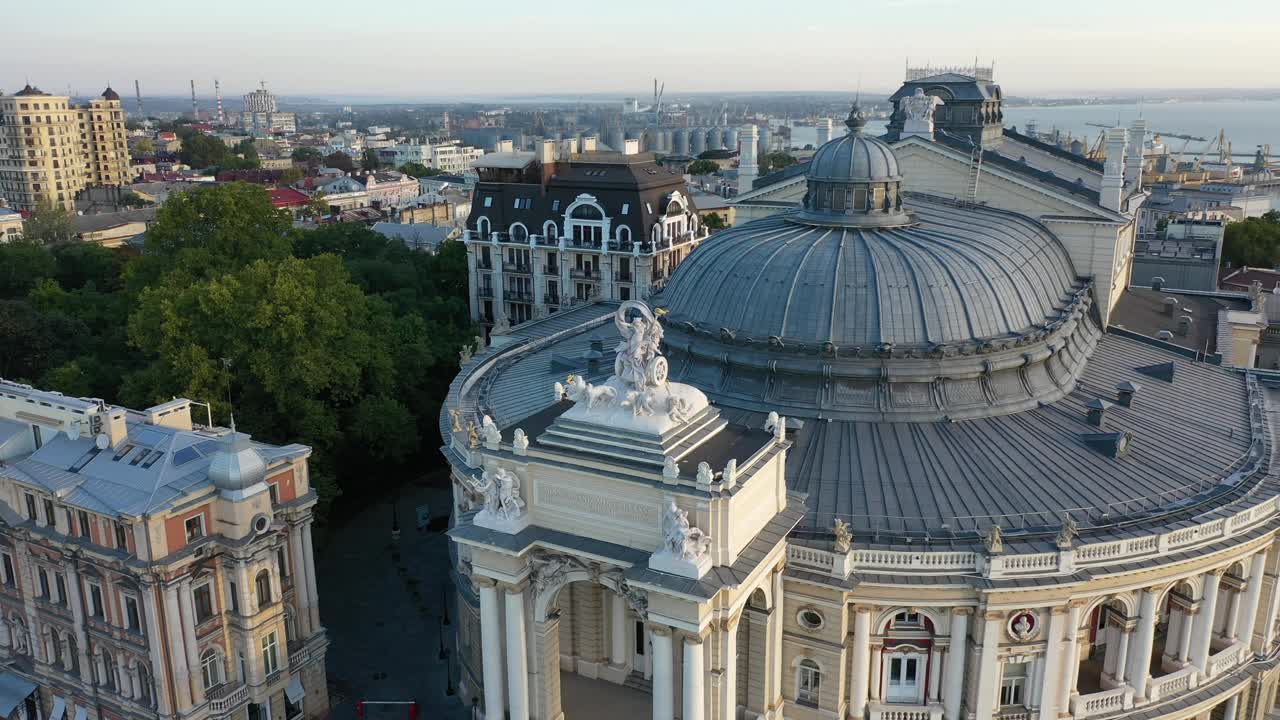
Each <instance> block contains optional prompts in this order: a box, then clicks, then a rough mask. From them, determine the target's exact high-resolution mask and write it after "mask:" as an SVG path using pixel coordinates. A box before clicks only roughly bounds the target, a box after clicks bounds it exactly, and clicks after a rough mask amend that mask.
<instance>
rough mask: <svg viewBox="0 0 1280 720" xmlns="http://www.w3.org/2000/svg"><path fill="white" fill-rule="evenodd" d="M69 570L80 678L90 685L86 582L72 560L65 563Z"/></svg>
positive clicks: (69, 586) (70, 600)
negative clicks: (84, 594)
mask: <svg viewBox="0 0 1280 720" xmlns="http://www.w3.org/2000/svg"><path fill="white" fill-rule="evenodd" d="M63 567H64V568H66V571H67V599H68V601H69V603H70V605H71V617H72V619H73V622H74V625H75V633H76V655H77V656H78V657H77V660H79V662H80V680H81V682H83V683H84V684H86V685H88V684H89V683H91V682H93V673H92V672H91V671H90V670H89V638H88V636H87V635H86V633H85V630H84V601H83V599H82V598H81V593H83V592H84V584H83V583H81V582H80V573H79V572H78V571H77V570H76V564H75V562H74V561H72V560H67V561H66V562H64V563H63Z"/></svg>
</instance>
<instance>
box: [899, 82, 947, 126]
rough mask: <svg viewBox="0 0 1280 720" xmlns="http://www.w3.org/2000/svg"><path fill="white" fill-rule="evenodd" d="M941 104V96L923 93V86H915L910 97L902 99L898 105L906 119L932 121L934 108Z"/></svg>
mask: <svg viewBox="0 0 1280 720" xmlns="http://www.w3.org/2000/svg"><path fill="white" fill-rule="evenodd" d="M943 104H945V103H943V102H942V98H940V97H935V96H933V95H925V94H924V89H923V88H916V91H915V93H913V94H912V95H911V96H910V97H905V98H903V99H902V101H901V103H900V107H901V108H902V114H903V116H904V117H905V119H906V120H918V121H924V122H932V121H933V111H934V109H935V108H936V107H938V106H939V105H943Z"/></svg>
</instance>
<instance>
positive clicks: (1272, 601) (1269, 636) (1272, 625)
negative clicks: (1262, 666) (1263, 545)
mask: <svg viewBox="0 0 1280 720" xmlns="http://www.w3.org/2000/svg"><path fill="white" fill-rule="evenodd" d="M1271 547H1272V548H1273V549H1277V551H1280V548H1278V547H1277V544H1276V543H1272V545H1271ZM1267 606H1268V610H1267V615H1266V618H1267V619H1266V622H1265V623H1263V626H1262V646H1261V647H1259V648H1258V652H1259V653H1264V654H1265V653H1269V652H1271V648H1272V646H1273V644H1274V642H1273V641H1274V638H1275V634H1276V617H1277V615H1280V578H1277V577H1276V576H1275V575H1272V577H1271V595H1270V596H1269V597H1268V601H1267Z"/></svg>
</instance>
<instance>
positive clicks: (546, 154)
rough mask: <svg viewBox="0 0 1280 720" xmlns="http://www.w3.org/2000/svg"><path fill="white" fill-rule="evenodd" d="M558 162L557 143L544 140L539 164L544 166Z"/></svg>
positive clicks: (539, 155)
mask: <svg viewBox="0 0 1280 720" xmlns="http://www.w3.org/2000/svg"><path fill="white" fill-rule="evenodd" d="M555 161H556V141H555V140H543V141H542V146H541V147H540V148H539V149H538V162H540V163H542V164H543V165H550V164H551V163H553V162H555Z"/></svg>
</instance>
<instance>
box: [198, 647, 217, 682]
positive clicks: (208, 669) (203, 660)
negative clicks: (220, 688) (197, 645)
mask: <svg viewBox="0 0 1280 720" xmlns="http://www.w3.org/2000/svg"><path fill="white" fill-rule="evenodd" d="M200 679H201V680H202V681H203V682H204V689H205V690H211V689H213V687H214V686H217V685H221V684H222V661H221V659H220V658H219V657H218V651H217V650H215V649H213V648H209V649H208V650H205V651H204V653H203V654H201V655H200Z"/></svg>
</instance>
